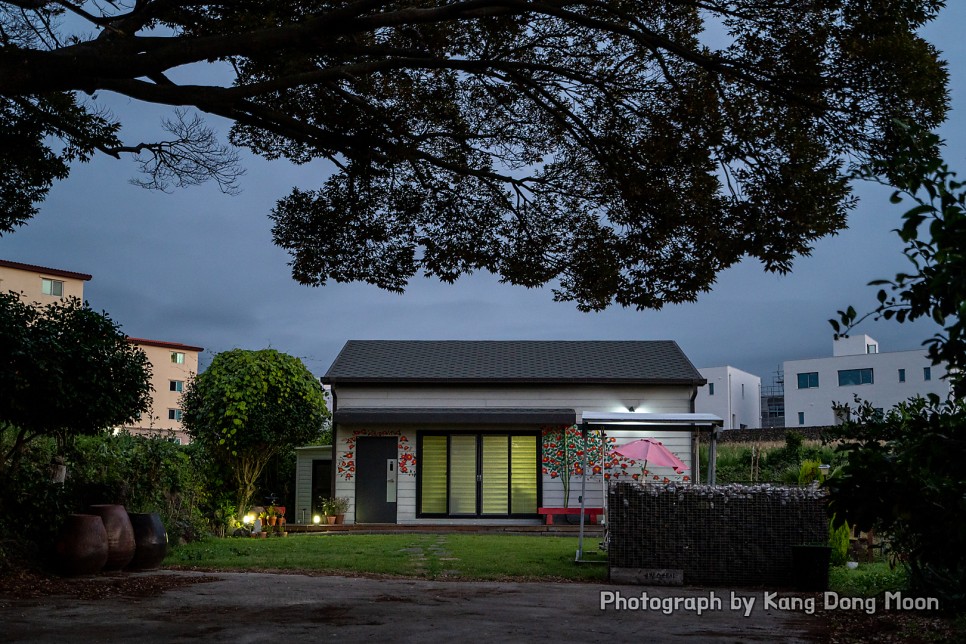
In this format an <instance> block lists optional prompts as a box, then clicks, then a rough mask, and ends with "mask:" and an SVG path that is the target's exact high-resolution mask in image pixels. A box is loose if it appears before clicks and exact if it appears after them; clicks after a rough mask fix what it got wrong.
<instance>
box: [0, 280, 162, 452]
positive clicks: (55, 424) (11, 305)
mask: <svg viewBox="0 0 966 644" xmlns="http://www.w3.org/2000/svg"><path fill="white" fill-rule="evenodd" d="M150 402H151V365H150V362H149V361H148V359H147V356H146V355H145V354H144V352H143V351H141V350H140V349H138V348H137V347H135V346H133V345H131V344H130V343H128V342H127V337H126V336H125V335H124V334H123V333H121V331H120V329H119V328H118V326H117V325H116V324H115V323H114V322H113V321H112V320H111V319H110V318H109V317H107V316H106V315H104V314H101V313H97V312H95V311H93V310H92V309H91V308H90V307H88V306H87V305H86V304H81V302H80V301H79V300H77V299H76V298H71V299H69V300H67V301H66V302H64V303H56V304H49V305H47V306H45V307H42V308H40V307H36V306H32V305H30V304H28V303H26V302H24V301H22V299H21V297H20V296H19V295H18V294H16V293H12V292H8V293H0V427H4V426H5V427H4V432H3V433H4V436H3V438H4V439H6V438H7V436H9V437H10V440H9V441H8V440H3V441H2V445H3V453H2V457H3V458H2V460H0V469H5V468H9V469H10V470H11V471H12V470H15V469H16V467H17V466H18V464H19V458H20V455H21V453H22V451H23V447H24V445H26V444H27V443H28V442H29V441H31V440H34V439H35V438H37V437H39V436H50V437H54V438H56V439H57V440H58V443H59V444H60V445H61V446H63V443H64V442H65V441H66V440H68V439H69V438H70V437H72V436H77V435H93V434H96V433H98V432H101V431H103V430H105V429H107V428H110V427H114V426H118V425H122V424H124V423H127V422H132V421H134V420H135V419H136V417H137V415H138V413H140V412H142V411H144V410H145V409H147V407H148V405H149V404H150Z"/></svg>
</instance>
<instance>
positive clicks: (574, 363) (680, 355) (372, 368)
mask: <svg viewBox="0 0 966 644" xmlns="http://www.w3.org/2000/svg"><path fill="white" fill-rule="evenodd" d="M322 382H324V383H326V384H343V383H356V384H365V383H373V384H375V383H387V384H388V383H406V384H418V383H436V384H439V383H460V384H483V383H498V382H499V383H504V382H514V383H520V384H551V383H573V382H578V383H592V384H688V385H702V384H704V383H705V380H704V378H703V377H702V376H701V374H700V373H699V372H698V370H697V369H695V368H694V365H693V364H691V361H690V360H688V358H687V356H685V355H684V352H683V351H681V349H680V347H678V345H677V343H676V342H673V341H669V340H656V341H527V340H512V341H501V340H489V341H469V340H423V341H418V340H350V341H348V342H346V344H345V346H344V347H343V348H342V351H341V352H340V353H339V355H338V357H336V359H335V362H333V363H332V366H331V367H329V370H328V372H326V374H325V376H323V377H322Z"/></svg>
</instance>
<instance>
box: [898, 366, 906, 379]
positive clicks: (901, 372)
mask: <svg viewBox="0 0 966 644" xmlns="http://www.w3.org/2000/svg"><path fill="white" fill-rule="evenodd" d="M905 381H906V370H905V369H899V382H905Z"/></svg>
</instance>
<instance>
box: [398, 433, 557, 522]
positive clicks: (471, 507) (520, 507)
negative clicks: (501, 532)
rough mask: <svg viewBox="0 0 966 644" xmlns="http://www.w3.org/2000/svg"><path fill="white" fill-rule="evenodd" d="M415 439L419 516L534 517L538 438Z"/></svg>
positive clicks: (460, 435) (509, 435)
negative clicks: (416, 445) (417, 466)
mask: <svg viewBox="0 0 966 644" xmlns="http://www.w3.org/2000/svg"><path fill="white" fill-rule="evenodd" d="M417 441H418V447H417V460H418V462H419V469H418V470H417V473H416V477H417V478H416V495H417V508H418V510H417V516H462V517H467V516H477V517H482V516H491V517H496V516H502V517H511V516H518V517H530V516H535V515H536V513H537V505H538V501H539V499H540V492H541V477H540V471H541V470H540V463H539V458H540V445H539V436H537V435H535V434H529V433H507V434H478V433H469V434H467V433H435V432H426V433H422V432H421V433H420V434H419V435H418V438H417Z"/></svg>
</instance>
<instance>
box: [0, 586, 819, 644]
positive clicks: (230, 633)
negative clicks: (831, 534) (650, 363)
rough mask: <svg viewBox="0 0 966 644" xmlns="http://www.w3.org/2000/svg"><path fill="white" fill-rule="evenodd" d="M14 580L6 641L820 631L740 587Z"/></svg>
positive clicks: (0, 609)
mask: <svg viewBox="0 0 966 644" xmlns="http://www.w3.org/2000/svg"><path fill="white" fill-rule="evenodd" d="M19 581H20V582H21V583H13V584H8V583H4V584H3V587H4V590H3V591H0V623H2V624H3V640H4V641H8V642H9V641H13V642H51V643H53V642H56V643H58V644H60V643H62V642H130V641H141V642H194V641H198V640H200V639H205V640H208V639H212V640H218V641H222V642H232V643H244V642H266V641H316V640H328V639H332V640H335V639H339V640H345V641H362V640H369V641H372V642H380V641H393V642H421V643H425V642H430V643H434V642H437V641H444V642H445V641H460V642H466V641H480V640H483V639H486V640H490V641H528V642H532V641H544V640H547V641H568V642H575V643H583V642H604V641H606V642H615V641H630V640H632V639H639V640H647V641H656V642H672V641H680V640H683V639H693V640H696V641H701V642H730V643H734V642H776V641H782V642H816V641H827V640H828V632H827V629H826V627H825V620H823V619H822V617H821V616H820V615H808V614H805V613H804V612H802V611H801V610H796V609H794V608H788V607H783V608H775V607H771V608H769V607H767V606H765V605H764V604H765V603H766V602H765V601H764V599H765V597H764V596H763V593H762V592H756V591H749V590H744V591H737V592H736V595H735V597H734V599H732V597H731V595H730V592H731V591H728V590H727V589H720V588H719V589H714V590H713V591H712V590H707V589H695V588H667V587H639V586H617V585H609V584H577V583H557V584H554V583H521V582H468V581H425V580H415V579H395V578H394V579H373V578H363V577H339V576H310V575H303V574H270V573H225V572H211V573H205V572H191V571H172V570H164V571H153V572H145V573H123V574H120V573H119V574H112V575H99V576H96V577H88V578H77V579H54V580H51V579H46V578H34V579H21V580H19ZM15 587H17V588H19V590H17V591H16V592H14V593H11V592H10V591H11V589H12V588H15ZM712 592H713V593H714V594H713V595H711V593H712ZM602 593H603V597H604V599H605V601H606V600H611V601H612V603H611V604H609V605H608V606H607V607H606V608H605V609H604V610H602V609H601V598H602ZM617 593H620V595H619V596H618V595H617ZM642 593H646V595H643V596H642ZM795 597H799V598H801V597H802V596H796V595H794V594H781V593H779V594H778V596H777V597H776V598H777V599H779V600H780V599H783V598H784V599H785V600H786V601H789V602H792V603H794V601H795V600H794V598H795ZM621 599H624V600H625V601H626V603H625V604H621V607H622V608H623V609H622V610H617V609H616V608H615V605H616V604H618V603H619V602H620V600H621ZM715 599H717V600H720V605H718V604H717V603H716V602H715ZM634 600H637V602H636V603H635V602H634ZM642 600H643V604H644V608H641V603H642ZM749 600H754V606H752V608H751V609H750V611H746V610H745V608H744V606H747V602H748V601H749ZM733 601H737V602H741V601H744V602H745V603H744V604H742V607H741V608H733V604H732V602H733ZM675 603H676V605H672V604H675ZM702 603H705V604H707V605H708V606H707V608H705V609H703V610H701V609H700V606H701V604H702ZM665 612H667V613H668V614H665ZM746 612H747V613H748V616H746ZM699 613H700V614H699Z"/></svg>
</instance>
